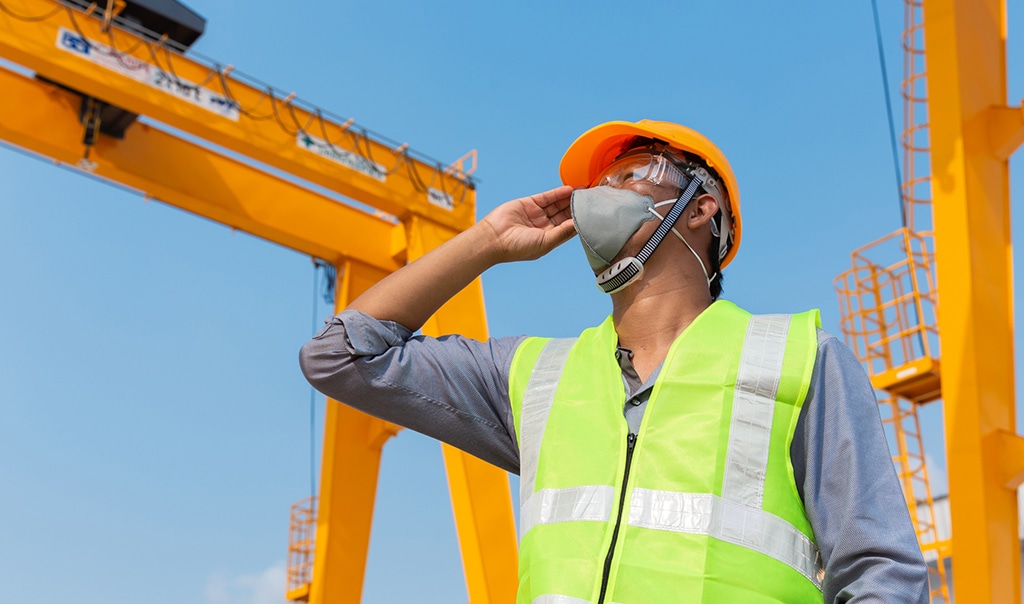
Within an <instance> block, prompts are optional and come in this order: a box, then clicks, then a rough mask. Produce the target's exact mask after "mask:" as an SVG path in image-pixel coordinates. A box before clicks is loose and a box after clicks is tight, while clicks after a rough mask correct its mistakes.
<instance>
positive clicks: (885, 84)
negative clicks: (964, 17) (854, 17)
mask: <svg viewBox="0 0 1024 604" xmlns="http://www.w3.org/2000/svg"><path fill="white" fill-rule="evenodd" d="M871 11H872V14H873V15H874V17H875V42H876V44H877V46H878V64H879V66H880V67H881V70H882V89H883V90H884V91H885V112H886V115H887V116H888V118H889V142H890V146H891V148H892V164H893V169H894V171H895V173H896V194H897V198H898V199H899V202H900V223H901V224H902V225H903V227H904V228H906V226H907V206H906V199H905V196H904V191H903V176H902V174H901V171H900V160H899V151H898V150H897V148H898V145H897V143H896V125H895V122H894V121H893V117H892V98H891V96H890V94H889V72H888V70H887V69H886V67H885V46H884V45H883V44H882V26H881V24H880V22H879V19H878V2H877V0H871Z"/></svg>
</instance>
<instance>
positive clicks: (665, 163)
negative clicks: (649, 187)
mask: <svg viewBox="0 0 1024 604" xmlns="http://www.w3.org/2000/svg"><path fill="white" fill-rule="evenodd" d="M637 182H639V183H645V182H646V183H650V184H653V185H656V186H665V187H676V188H678V189H684V188H686V186H687V185H688V184H689V183H690V179H689V178H688V177H687V176H686V175H685V174H683V172H682V170H680V169H679V168H678V167H676V165H675V164H674V163H672V161H671V160H670V159H668V158H667V157H666V156H665V155H663V154H661V153H650V152H648V151H637V152H635V153H631V154H629V155H626V156H625V157H621V158H619V159H617V160H615V161H614V162H612V163H611V165H609V166H608V167H607V168H605V169H604V171H602V172H601V174H600V175H599V176H598V177H597V178H596V179H595V180H594V182H593V183H592V184H591V185H590V186H592V187H599V186H608V187H615V188H617V189H621V188H623V187H626V186H628V185H629V184H630V183H637Z"/></svg>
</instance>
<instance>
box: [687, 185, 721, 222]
mask: <svg viewBox="0 0 1024 604" xmlns="http://www.w3.org/2000/svg"><path fill="white" fill-rule="evenodd" d="M717 213H718V200H717V199H715V197H714V195H711V194H710V193H704V194H703V195H700V196H699V197H697V198H695V199H694V200H693V201H691V202H690V207H688V208H686V217H687V218H686V226H687V227H688V228H691V229H697V228H699V227H702V226H704V225H705V224H707V223H708V222H710V221H711V219H712V218H714V217H715V214H717Z"/></svg>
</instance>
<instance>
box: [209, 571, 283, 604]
mask: <svg viewBox="0 0 1024 604" xmlns="http://www.w3.org/2000/svg"><path fill="white" fill-rule="evenodd" d="M285 573H286V571H285V566H284V562H277V563H276V564H274V565H273V566H271V567H270V568H267V569H266V570H264V571H262V572H259V573H255V574H248V575H237V576H226V575H224V574H223V573H214V574H213V575H210V577H209V578H208V579H207V580H206V589H205V590H204V595H205V596H206V604H282V603H284V602H285V597H284V584H285Z"/></svg>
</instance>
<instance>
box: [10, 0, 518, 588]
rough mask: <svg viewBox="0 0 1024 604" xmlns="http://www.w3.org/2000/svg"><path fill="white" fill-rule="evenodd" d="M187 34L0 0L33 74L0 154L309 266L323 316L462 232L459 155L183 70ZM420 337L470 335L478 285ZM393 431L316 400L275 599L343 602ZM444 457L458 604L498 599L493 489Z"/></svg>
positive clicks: (503, 556)
mask: <svg viewBox="0 0 1024 604" xmlns="http://www.w3.org/2000/svg"><path fill="white" fill-rule="evenodd" d="M203 23H204V22H203V20H202V18H201V17H199V16H198V15H195V14H194V13H192V12H191V11H190V10H188V9H187V8H185V7H184V6H182V5H180V4H179V3H177V2H173V1H170V0H138V1H135V0H130V1H127V2H126V1H124V0H105V1H102V2H96V3H90V2H85V1H79V0H70V1H66V2H56V1H54V0H0V57H2V58H4V59H7V60H8V61H11V62H12V63H14V64H16V65H18V66H20V67H22V68H24V70H26V71H28V72H31V73H32V74H33V76H34V77H33V76H28V75H23V74H22V73H19V72H16V71H14V70H11V69H6V68H3V67H0V91H2V94H0V140H3V141H6V142H8V143H10V144H13V145H16V146H18V147H20V148H23V149H26V150H28V151H31V152H33V153H36V154H39V155H42V156H44V157H47V158H50V159H52V160H54V161H56V162H58V163H62V164H67V165H72V166H78V167H79V168H80V169H82V170H85V171H87V172H90V173H92V174H94V175H96V176H98V177H101V178H104V179H108V180H110V181H113V182H116V183H119V184H122V185H126V186H128V187H131V188H133V189H136V190H138V191H141V192H143V193H144V194H145V195H146V196H147V198H152V199H157V200H160V201H162V202H164V203H167V204H170V205H173V206H176V207H179V208H182V209H185V210H188V211H190V212H193V213H195V214H197V215H199V216H203V217H206V218H209V219H212V220H215V221H217V222H220V223H222V224H225V225H228V226H230V227H231V228H234V229H239V230H242V231H245V232H248V233H251V234H253V235H256V236H258V237H261V238H264V239H266V240H268V241H272V242H274V243H277V244H280V245H283V246H285V247H288V248H291V249H293V250H296V251H298V252H301V253H303V254H308V255H310V256H312V257H314V258H317V259H322V260H323V261H326V262H327V263H329V264H331V265H333V266H334V267H335V268H336V270H337V275H338V287H337V294H336V306H337V307H338V308H339V309H340V308H343V307H344V306H346V305H347V304H348V301H349V300H350V299H352V298H354V297H355V296H358V295H359V294H360V293H361V292H363V291H364V290H365V289H366V288H368V287H369V286H370V285H372V284H373V283H375V282H377V281H379V280H380V279H381V278H383V277H384V276H386V275H387V274H389V273H390V272H392V271H394V270H396V269H397V268H399V267H400V266H402V265H403V264H405V263H406V262H407V261H411V260H414V259H415V258H417V257H419V256H421V255H423V254H424V253H425V252H427V251H428V250H430V249H432V248H434V247H436V246H437V245H439V244H441V243H442V242H444V241H445V240H447V239H449V238H451V237H452V236H454V235H455V234H456V233H457V232H459V231H461V230H463V229H466V228H467V227H469V226H470V225H471V224H473V222H474V220H475V211H476V207H475V203H476V196H475V190H474V184H473V181H472V179H471V177H470V174H471V173H472V172H473V170H475V168H476V154H475V152H470V153H469V154H467V155H466V156H464V157H463V158H460V159H459V160H457V161H456V162H454V163H453V164H451V165H447V166H445V165H441V164H439V163H437V162H434V161H432V160H429V159H426V158H425V157H423V156H420V155H417V154H415V153H413V152H412V151H410V149H409V148H408V145H405V144H403V145H391V144H388V143H385V142H382V141H381V140H380V139H379V138H377V137H374V136H371V135H369V134H368V133H367V132H366V130H365V129H363V128H361V127H359V126H357V125H356V124H355V123H354V121H353V120H351V119H349V120H341V119H338V118H334V117H333V116H331V115H330V114H328V113H327V112H325V111H323V110H321V109H319V108H316V107H314V106H311V105H309V104H306V103H303V102H302V101H300V100H298V99H297V98H296V97H295V95H294V94H282V93H280V92H278V91H275V90H273V89H270V88H267V87H265V86H262V85H257V84H254V83H253V82H252V81H250V80H247V79H246V78H244V77H241V76H239V75H238V74H236V73H234V70H233V69H232V67H231V66H230V65H219V64H214V63H210V62H204V61H200V60H197V59H196V58H193V57H191V56H186V55H185V54H184V51H185V50H186V48H187V47H188V45H189V44H191V43H192V42H193V41H194V40H195V39H196V38H197V37H198V36H199V35H200V34H201V33H202V27H203ZM139 115H143V116H146V117H147V118H148V119H147V120H146V122H145V123H143V122H140V121H138V120H137V119H136V117H137V116H139ZM157 123H159V124H163V125H166V126H168V127H169V128H164V127H163V126H160V125H157ZM172 128H173V129H177V130H178V131H181V132H184V133H186V134H187V135H189V136H190V137H194V139H199V140H201V141H203V143H202V144H201V143H197V142H193V140H186V139H185V138H183V137H182V136H181V135H178V134H175V133H174V132H172V130H171V129H172ZM214 145H216V146H219V147H221V148H223V149H226V150H228V151H229V152H232V153H234V154H237V155H239V156H241V157H243V158H246V159H247V160H249V161H240V160H238V159H234V158H232V157H229V156H228V155H226V154H225V153H223V152H221V151H218V150H216V149H215V148H214V147H213V146H214ZM257 162H258V163H257ZM259 164H264V165H266V166H270V167H271V168H273V169H276V170H280V171H282V172H284V173H286V174H290V175H293V176H295V177H297V178H298V179H302V180H304V181H307V182H309V183H313V184H315V185H318V186H320V187H323V188H324V189H326V190H328V191H330V192H332V193H333V194H337V195H338V196H339V198H340V199H335V198H332V197H329V196H328V195H325V194H322V193H317V192H314V191H313V190H312V189H311V188H308V187H305V186H302V185H300V184H297V183H296V182H295V181H293V180H288V179H285V178H282V177H279V176H276V175H275V174H272V173H271V172H270V171H268V170H267V169H265V168H262V167H260V165H259ZM342 200H348V201H354V202H357V203H344V202H343V201H342ZM364 208H365V209H364ZM423 332H424V333H427V334H434V335H440V334H446V333H461V334H465V335H467V336H470V337H474V338H480V339H483V338H486V336H487V327H486V322H485V317H484V307H483V294H482V288H481V284H480V281H479V279H478V280H477V281H476V282H474V283H473V284H472V285H471V286H470V287H468V288H466V290H464V291H463V292H461V293H460V294H459V295H458V296H456V298H454V299H453V300H451V301H450V302H449V303H448V304H447V305H445V306H444V307H443V308H442V309H441V310H439V311H438V312H437V313H436V314H435V315H434V316H433V317H432V318H431V320H430V321H429V322H428V323H427V325H425V326H424V328H423ZM399 430H400V428H399V427H398V426H395V425H393V424H390V423H387V422H383V421H380V420H377V419H375V418H372V417H369V416H367V415H364V414H362V413H359V412H357V411H354V410H353V409H351V408H349V407H347V406H345V405H339V404H335V403H333V402H329V403H328V405H327V418H326V423H325V435H324V450H323V463H322V466H321V480H320V485H321V486H320V493H319V497H318V498H317V501H315V502H314V501H307V502H303V503H300V504H298V505H297V506H296V507H295V508H294V509H293V519H292V527H293V530H292V544H291V552H290V554H289V560H290V562H291V563H292V564H293V568H291V569H290V570H289V584H288V593H287V597H288V598H289V599H292V600H301V601H308V602H311V603H325V602H331V603H334V602H358V601H359V600H360V598H361V594H362V588H363V576H364V572H365V568H366V554H367V550H368V546H369V536H370V526H371V520H372V515H373V506H374V498H375V495H376V487H377V477H378V474H379V469H380V458H381V449H382V447H383V446H384V444H385V442H387V440H388V439H389V438H390V437H391V436H393V435H395V434H396V433H397V432H398V431H399ZM444 459H445V466H446V469H447V473H448V483H449V488H450V492H451V498H452V506H453V511H454V515H455V521H456V528H457V530H458V537H459V545H460V548H461V552H462V559H463V566H464V568H465V573H466V583H467V591H468V593H469V596H470V599H471V600H472V601H473V602H480V603H485V602H495V603H498V602H508V601H511V600H512V599H513V598H514V595H515V590H516V582H517V578H516V557H517V545H516V536H515V526H514V516H513V511H512V498H511V492H510V488H509V481H508V476H507V475H506V473H505V472H504V471H502V470H499V469H498V468H495V467H494V466H491V465H489V464H486V463H484V462H482V461H480V460H479V459H477V458H474V457H472V456H470V455H467V454H465V453H462V452H461V451H458V450H456V449H454V448H451V447H448V446H444ZM314 535H315V537H314Z"/></svg>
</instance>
